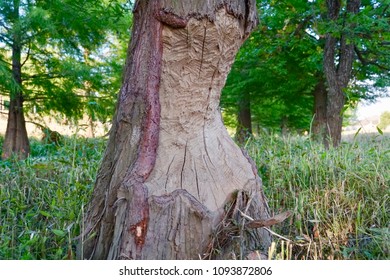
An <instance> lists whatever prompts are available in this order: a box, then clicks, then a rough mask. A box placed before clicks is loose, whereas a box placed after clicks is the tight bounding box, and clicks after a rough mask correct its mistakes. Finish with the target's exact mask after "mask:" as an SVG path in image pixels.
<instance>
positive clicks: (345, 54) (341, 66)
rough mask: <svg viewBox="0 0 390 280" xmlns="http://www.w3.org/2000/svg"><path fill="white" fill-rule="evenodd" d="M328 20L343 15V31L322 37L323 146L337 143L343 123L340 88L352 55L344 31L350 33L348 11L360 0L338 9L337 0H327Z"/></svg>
mask: <svg viewBox="0 0 390 280" xmlns="http://www.w3.org/2000/svg"><path fill="white" fill-rule="evenodd" d="M326 4H327V9H328V14H327V16H328V20H329V21H334V22H336V21H337V20H339V18H340V16H344V17H345V18H344V19H343V20H344V23H343V30H344V32H343V33H342V34H341V36H336V35H334V34H331V33H328V34H326V36H325V48H324V72H325V77H326V82H327V87H328V94H327V106H326V111H327V115H326V117H327V130H326V132H327V135H326V137H325V139H324V142H325V146H329V145H330V144H332V145H333V146H334V147H337V146H339V144H340V141H341V130H342V124H343V108H344V105H345V100H346V97H345V93H344V90H345V89H346V87H347V86H348V83H349V81H350V79H351V73H352V63H353V58H354V45H353V43H352V42H351V38H349V37H348V32H350V33H352V32H353V31H352V30H351V29H352V28H353V23H352V24H351V23H348V19H347V17H348V16H349V15H350V14H356V13H358V12H359V7H360V0H347V3H346V8H345V10H346V11H343V9H342V2H341V1H340V0H327V1H326Z"/></svg>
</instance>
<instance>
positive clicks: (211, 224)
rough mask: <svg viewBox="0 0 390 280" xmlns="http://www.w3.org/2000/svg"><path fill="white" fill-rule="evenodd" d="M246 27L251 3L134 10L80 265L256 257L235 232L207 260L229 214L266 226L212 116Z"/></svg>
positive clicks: (257, 194)
mask: <svg viewBox="0 0 390 280" xmlns="http://www.w3.org/2000/svg"><path fill="white" fill-rule="evenodd" d="M256 23H257V11H256V5H255V1H254V0H253V1H252V0H245V1H242V0H225V1H222V0H214V1H203V0H202V1H200V0H199V1H189V0H187V1H173V0H161V1H146V0H140V1H137V2H136V5H135V8H134V26H133V35H132V41H131V44H130V46H129V51H128V59H127V64H126V71H125V79H124V83H123V85H122V88H121V91H120V96H119V102H118V107H117V112H116V115H115V117H114V120H113V126H112V129H111V132H110V139H109V142H108V146H107V150H106V152H105V155H104V159H103V163H102V166H101V168H100V171H99V173H98V177H97V180H96V184H95V188H94V193H93V197H92V200H91V202H90V205H89V208H88V212H87V215H86V219H85V224H84V226H85V227H84V233H83V235H82V241H81V243H80V248H79V249H80V251H79V254H80V255H79V257H80V258H86V259H199V258H216V257H219V258H223V257H226V256H229V255H230V253H233V252H232V251H231V250H234V249H235V248H237V247H239V248H240V252H234V253H235V254H236V255H239V256H240V257H245V255H246V254H248V253H249V252H250V251H253V250H260V251H261V252H263V253H266V251H267V248H268V246H269V245H270V235H269V234H268V232H267V231H265V230H264V229H250V230H249V229H246V228H245V227H241V231H240V232H241V233H242V234H241V238H235V239H232V240H230V241H229V242H227V244H226V245H225V246H222V247H221V248H219V249H220V253H219V255H218V256H215V255H213V250H211V248H212V247H214V246H215V240H217V239H216V238H215V235H216V234H217V233H216V231H217V228H218V225H219V224H220V223H221V222H222V220H223V219H225V220H226V219H227V217H226V216H227V215H228V214H229V213H231V212H229V211H228V210H227V209H228V208H229V205H230V206H231V205H232V204H234V205H238V206H237V207H236V208H239V210H240V211H242V212H246V214H247V215H249V216H252V217H253V218H254V219H260V220H262V219H267V218H268V217H269V214H268V207H267V204H266V201H265V198H264V196H263V193H262V189H261V180H260V178H259V177H258V174H257V170H256V167H255V165H254V163H253V162H252V161H251V160H250V158H249V157H248V156H247V155H246V154H245V153H244V152H242V151H241V150H240V149H239V148H238V147H237V146H236V145H235V144H234V142H233V141H232V139H231V138H230V137H229V135H228V133H227V131H226V129H225V127H224V125H223V123H222V119H221V114H220V111H219V99H220V93H221V89H222V87H223V86H224V83H225V80H226V77H227V74H228V72H229V71H230V68H231V64H232V63H233V60H234V57H235V54H236V53H237V51H238V49H239V47H240V46H241V44H242V43H243V41H244V40H245V39H246V37H247V36H248V35H249V33H250V31H251V30H252V29H253V27H254V26H255V24H256ZM237 197H239V198H240V202H237ZM243 202H244V203H243ZM234 213H235V214H236V215H235V217H231V218H234V219H235V220H236V222H237V223H239V224H242V225H244V224H245V221H244V219H243V218H242V217H241V216H240V215H237V213H240V212H239V211H238V210H236V211H235V212H234ZM234 244H238V245H237V246H234Z"/></svg>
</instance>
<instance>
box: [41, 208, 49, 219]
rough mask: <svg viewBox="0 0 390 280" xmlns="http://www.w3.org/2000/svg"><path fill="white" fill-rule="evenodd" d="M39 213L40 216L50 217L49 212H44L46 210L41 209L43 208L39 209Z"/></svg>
mask: <svg viewBox="0 0 390 280" xmlns="http://www.w3.org/2000/svg"><path fill="white" fill-rule="evenodd" d="M39 213H40V214H41V215H42V216H45V217H48V218H50V217H51V214H50V213H49V212H46V211H43V210H40V211H39Z"/></svg>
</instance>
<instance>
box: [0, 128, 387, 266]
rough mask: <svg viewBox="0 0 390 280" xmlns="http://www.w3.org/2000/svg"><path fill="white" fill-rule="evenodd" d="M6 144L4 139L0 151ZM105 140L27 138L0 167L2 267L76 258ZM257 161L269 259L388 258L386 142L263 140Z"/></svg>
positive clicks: (372, 138) (359, 138)
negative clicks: (18, 155) (270, 222)
mask: <svg viewBox="0 0 390 280" xmlns="http://www.w3.org/2000/svg"><path fill="white" fill-rule="evenodd" d="M2 141H3V138H2V137H0V147H1V146H2ZM105 141H106V140H105V139H103V138H95V139H91V138H85V137H79V136H69V137H65V138H64V139H63V142H62V143H61V144H60V145H59V146H57V145H54V144H44V143H42V142H41V141H39V140H35V139H31V156H30V157H29V158H28V159H26V160H24V161H17V160H12V159H11V160H7V161H0V259H72V258H74V257H75V248H76V243H77V242H78V241H77V238H76V237H77V236H79V234H80V232H81V231H82V223H81V221H82V220H83V216H84V213H85V208H86V205H87V203H88V201H89V198H90V194H91V192H92V188H93V184H94V181H95V176H96V173H97V170H98V168H99V166H100V162H101V158H102V154H103V151H104V147H105V143H106V142H105ZM245 148H246V149H247V150H248V152H249V154H250V155H251V157H252V158H253V159H254V160H255V161H256V163H257V166H258V169H259V173H260V176H261V178H262V180H263V188H264V192H265V194H266V197H267V198H268V203H269V206H270V209H271V211H272V214H278V213H282V212H284V211H291V212H292V213H293V214H292V215H291V216H290V217H289V218H288V219H287V220H286V221H284V222H283V223H281V224H279V225H274V226H273V227H272V230H273V231H274V232H276V233H277V234H279V235H280V236H282V237H283V238H281V237H278V236H274V237H273V241H274V243H273V246H272V247H271V248H270V250H269V258H270V259H390V135H380V134H379V133H376V134H371V135H360V134H357V135H352V136H351V137H350V138H349V139H348V140H347V141H344V142H343V143H342V145H341V146H340V147H339V148H338V149H330V150H325V149H324V148H323V147H322V145H319V144H317V143H315V142H312V141H311V140H310V138H309V137H307V136H305V137H303V136H291V137H285V138H283V137H280V136H278V135H268V134H267V135H265V134H264V135H259V136H258V137H257V138H256V139H252V140H251V141H249V142H248V143H247V145H246V147H245Z"/></svg>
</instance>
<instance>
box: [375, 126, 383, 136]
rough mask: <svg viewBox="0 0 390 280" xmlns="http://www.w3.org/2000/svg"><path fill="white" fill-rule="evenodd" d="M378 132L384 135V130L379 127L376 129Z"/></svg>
mask: <svg viewBox="0 0 390 280" xmlns="http://www.w3.org/2000/svg"><path fill="white" fill-rule="evenodd" d="M376 130H378V132H379V134H380V135H383V131H382V129H380V128H379V127H378V126H377V127H376Z"/></svg>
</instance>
